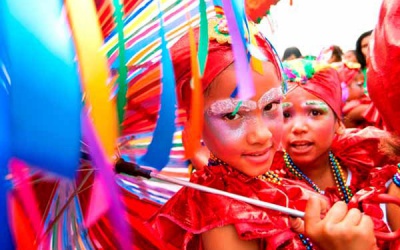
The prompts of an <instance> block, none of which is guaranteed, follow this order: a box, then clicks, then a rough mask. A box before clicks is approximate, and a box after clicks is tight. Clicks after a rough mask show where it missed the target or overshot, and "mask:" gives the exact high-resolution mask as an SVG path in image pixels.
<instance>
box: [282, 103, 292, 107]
mask: <svg viewBox="0 0 400 250" xmlns="http://www.w3.org/2000/svg"><path fill="white" fill-rule="evenodd" d="M291 107H293V103H291V102H284V103H282V108H291Z"/></svg>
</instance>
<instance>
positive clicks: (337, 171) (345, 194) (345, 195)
mask: <svg viewBox="0 0 400 250" xmlns="http://www.w3.org/2000/svg"><path fill="white" fill-rule="evenodd" d="M283 158H284V160H285V164H286V167H287V168H288V169H289V171H290V172H291V173H292V174H293V175H294V176H296V177H297V178H298V179H303V180H305V181H306V182H307V183H308V184H309V185H311V187H312V188H313V189H314V190H315V191H316V192H318V193H322V191H321V189H320V188H319V187H318V186H317V184H315V183H314V182H313V181H312V180H311V179H310V178H308V176H307V175H305V174H304V173H303V172H302V171H301V170H300V169H299V168H298V167H297V166H296V165H294V163H293V161H292V159H291V158H290V156H289V155H288V154H287V153H286V152H285V154H284V155H283ZM329 163H330V165H331V167H332V173H333V177H334V178H335V183H336V186H337V189H338V191H339V195H340V198H341V199H342V200H344V201H345V202H346V203H349V201H350V199H351V197H353V194H352V192H351V190H350V188H349V187H348V186H346V181H345V180H344V175H343V170H342V167H341V166H340V164H339V161H338V160H337V159H336V157H335V156H334V155H333V153H332V152H329ZM299 237H300V240H301V242H302V243H303V245H304V246H305V247H306V249H307V250H312V249H313V245H312V243H311V241H310V239H309V238H307V237H305V236H304V235H303V234H299Z"/></svg>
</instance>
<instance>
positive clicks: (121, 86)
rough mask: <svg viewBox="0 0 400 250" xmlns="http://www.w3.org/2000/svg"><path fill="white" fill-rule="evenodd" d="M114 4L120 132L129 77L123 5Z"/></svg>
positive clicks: (116, 1)
mask: <svg viewBox="0 0 400 250" xmlns="http://www.w3.org/2000/svg"><path fill="white" fill-rule="evenodd" d="M113 4H114V8H115V11H114V17H115V22H116V23H117V32H118V50H119V56H118V57H119V70H118V73H119V76H118V95H117V110H118V124H119V127H120V131H122V128H121V126H122V121H123V120H124V113H125V111H124V108H125V105H126V89H127V86H126V77H127V73H128V72H127V68H126V66H125V63H126V56H125V38H124V22H123V20H122V18H123V14H124V13H123V9H122V3H121V2H120V1H119V0H113Z"/></svg>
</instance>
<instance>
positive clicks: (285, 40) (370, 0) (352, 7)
mask: <svg viewBox="0 0 400 250" xmlns="http://www.w3.org/2000/svg"><path fill="white" fill-rule="evenodd" d="M292 1H293V5H292V6H291V5H290V4H289V0H281V1H280V2H278V3H277V4H276V5H275V6H272V8H271V13H270V17H269V18H268V19H264V20H263V21H262V22H261V24H260V28H261V30H262V31H263V32H264V33H265V34H266V35H267V37H268V38H269V40H270V41H271V42H272V44H273V45H274V46H275V48H276V50H277V52H278V54H279V55H280V57H282V55H283V52H284V50H285V49H286V48H287V47H291V46H296V47H298V48H299V49H300V51H301V53H302V54H303V55H308V54H310V55H318V54H319V52H320V51H321V50H322V48H324V47H329V46H330V45H338V46H340V47H341V48H342V50H343V52H345V51H347V50H350V49H355V44H356V41H357V38H358V37H359V36H360V35H361V34H362V33H363V32H365V31H368V30H371V29H373V28H374V27H375V25H376V23H377V21H378V15H379V9H380V6H381V3H382V0H292Z"/></svg>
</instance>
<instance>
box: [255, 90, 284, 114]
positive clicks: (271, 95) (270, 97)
mask: <svg viewBox="0 0 400 250" xmlns="http://www.w3.org/2000/svg"><path fill="white" fill-rule="evenodd" d="M282 98H283V94H282V89H281V88H280V87H276V88H272V89H270V90H268V91H267V92H265V93H264V95H263V96H262V97H261V98H260V100H259V101H258V107H259V108H260V109H263V108H264V106H265V104H267V103H270V102H271V101H278V100H282Z"/></svg>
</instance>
